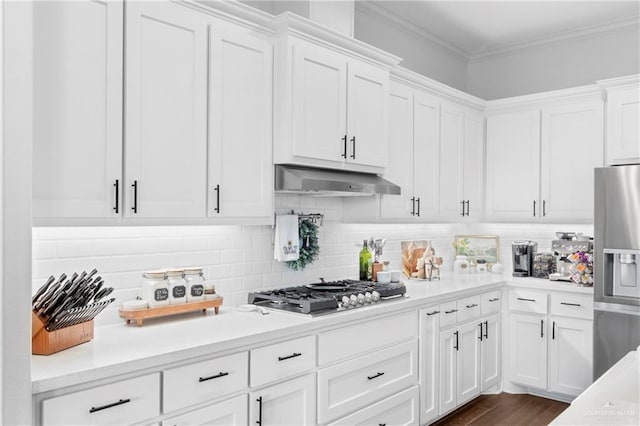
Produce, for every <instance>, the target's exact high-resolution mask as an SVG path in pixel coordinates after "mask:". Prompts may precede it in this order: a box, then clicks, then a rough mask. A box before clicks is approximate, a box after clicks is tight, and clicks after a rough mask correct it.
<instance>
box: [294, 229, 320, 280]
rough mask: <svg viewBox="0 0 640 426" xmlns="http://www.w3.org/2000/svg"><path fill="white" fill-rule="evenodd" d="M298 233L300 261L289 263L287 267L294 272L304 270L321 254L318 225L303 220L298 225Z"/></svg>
mask: <svg viewBox="0 0 640 426" xmlns="http://www.w3.org/2000/svg"><path fill="white" fill-rule="evenodd" d="M298 233H299V234H300V257H299V258H298V260H290V261H288V262H287V266H288V267H289V268H290V269H293V270H294V271H299V270H303V269H304V268H306V267H307V266H308V265H310V264H311V263H313V262H314V261H315V260H316V259H317V258H318V254H320V245H319V244H318V225H316V224H315V223H313V222H312V221H311V220H309V219H304V220H301V221H300V224H299V225H298Z"/></svg>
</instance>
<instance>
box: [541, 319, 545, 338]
mask: <svg viewBox="0 0 640 426" xmlns="http://www.w3.org/2000/svg"><path fill="white" fill-rule="evenodd" d="M540 337H544V320H542V319H541V320H540Z"/></svg>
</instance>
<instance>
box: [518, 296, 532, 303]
mask: <svg viewBox="0 0 640 426" xmlns="http://www.w3.org/2000/svg"><path fill="white" fill-rule="evenodd" d="M518 300H522V301H523V302H535V301H536V299H525V298H524V297H518Z"/></svg>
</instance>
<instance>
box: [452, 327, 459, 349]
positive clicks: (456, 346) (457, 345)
mask: <svg viewBox="0 0 640 426" xmlns="http://www.w3.org/2000/svg"><path fill="white" fill-rule="evenodd" d="M453 334H455V335H456V345H455V346H454V347H453V348H454V349H455V350H456V351H457V350H458V349H459V342H458V337H459V336H458V334H459V332H457V331H456V332H455V333H453Z"/></svg>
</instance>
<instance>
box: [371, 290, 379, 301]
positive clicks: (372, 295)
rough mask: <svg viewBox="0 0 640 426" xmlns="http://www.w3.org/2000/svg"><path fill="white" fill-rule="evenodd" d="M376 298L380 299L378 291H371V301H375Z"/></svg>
mask: <svg viewBox="0 0 640 426" xmlns="http://www.w3.org/2000/svg"><path fill="white" fill-rule="evenodd" d="M378 300H380V293H378V292H377V291H374V292H373V293H371V301H373V302H374V303H375V302H377V301H378Z"/></svg>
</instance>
